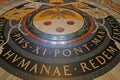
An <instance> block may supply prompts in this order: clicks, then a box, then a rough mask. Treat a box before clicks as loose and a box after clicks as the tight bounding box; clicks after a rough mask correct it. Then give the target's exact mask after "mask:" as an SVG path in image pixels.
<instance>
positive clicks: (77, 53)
mask: <svg viewBox="0 0 120 80" xmlns="http://www.w3.org/2000/svg"><path fill="white" fill-rule="evenodd" d="M74 51H75V53H76V55H79V53H83V50H82V49H81V48H80V47H78V48H74Z"/></svg>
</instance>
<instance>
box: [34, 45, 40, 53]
mask: <svg viewBox="0 0 120 80" xmlns="http://www.w3.org/2000/svg"><path fill="white" fill-rule="evenodd" d="M39 50H40V47H38V46H37V47H36V49H35V50H33V51H32V52H34V53H36V54H39Z"/></svg>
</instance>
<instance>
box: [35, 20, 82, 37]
mask: <svg viewBox="0 0 120 80" xmlns="http://www.w3.org/2000/svg"><path fill="white" fill-rule="evenodd" d="M33 24H34V26H35V27H36V28H37V29H38V30H39V31H42V32H44V33H47V34H52V35H65V34H71V33H74V32H76V31H78V30H79V29H81V28H82V26H83V24H84V20H73V19H48V20H42V21H41V20H40V21H36V22H33Z"/></svg>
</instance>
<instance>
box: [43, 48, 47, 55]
mask: <svg viewBox="0 0 120 80" xmlns="http://www.w3.org/2000/svg"><path fill="white" fill-rule="evenodd" d="M46 52H47V49H46V48H45V49H44V52H43V56H44V55H45V54H46Z"/></svg>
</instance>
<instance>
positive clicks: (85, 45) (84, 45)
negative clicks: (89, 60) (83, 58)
mask: <svg viewBox="0 0 120 80" xmlns="http://www.w3.org/2000/svg"><path fill="white" fill-rule="evenodd" d="M82 46H83V47H85V48H86V49H87V50H88V51H90V48H89V47H88V46H87V44H83V45H82Z"/></svg>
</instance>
